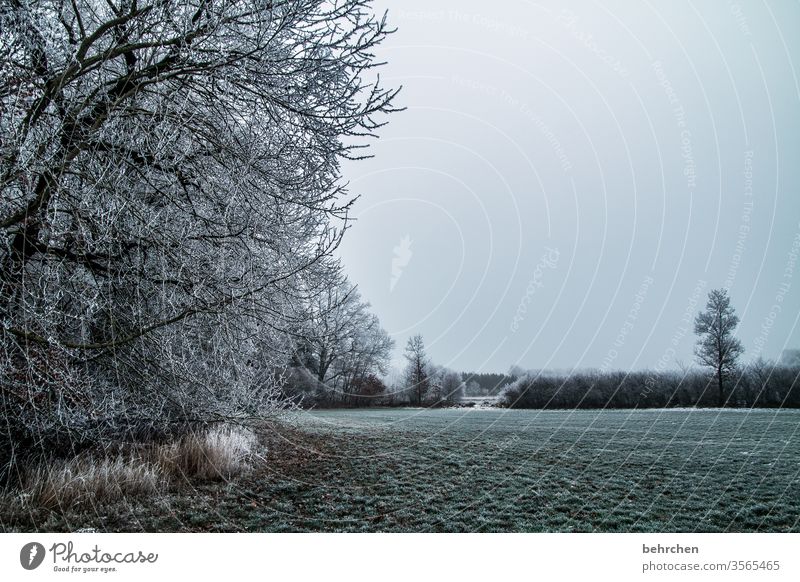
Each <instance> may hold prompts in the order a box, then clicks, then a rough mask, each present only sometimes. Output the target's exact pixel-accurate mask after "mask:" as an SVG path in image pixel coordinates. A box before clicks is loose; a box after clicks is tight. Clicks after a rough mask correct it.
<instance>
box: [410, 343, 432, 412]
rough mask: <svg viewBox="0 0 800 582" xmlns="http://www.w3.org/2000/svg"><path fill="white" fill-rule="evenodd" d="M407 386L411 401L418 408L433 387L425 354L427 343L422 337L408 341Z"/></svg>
mask: <svg viewBox="0 0 800 582" xmlns="http://www.w3.org/2000/svg"><path fill="white" fill-rule="evenodd" d="M405 358H406V361H408V365H407V367H406V385H407V386H408V388H409V390H410V391H411V399H412V402H414V404H416V405H417V406H421V405H422V401H423V399H424V398H425V395H426V394H427V393H428V390H429V389H430V386H431V381H430V374H429V372H428V368H429V366H430V364H429V362H428V356H427V354H426V353H425V342H423V341H422V336H421V335H415V336H413V337H410V338H409V339H408V343H407V344H406V353H405Z"/></svg>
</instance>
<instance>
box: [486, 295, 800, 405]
mask: <svg viewBox="0 0 800 582" xmlns="http://www.w3.org/2000/svg"><path fill="white" fill-rule="evenodd" d="M738 323H739V318H738V317H737V316H736V314H735V312H734V309H733V307H732V306H731V304H730V298H729V297H728V294H727V292H726V291H725V290H724V289H714V290H712V291H711V292H710V293H709V296H708V302H707V304H706V307H705V310H703V311H702V312H700V313H698V314H697V317H696V318H695V333H696V334H697V345H696V347H695V355H696V357H697V361H698V363H699V364H700V365H701V366H703V367H705V368H707V369H708V370H709V372H710V373H708V372H705V371H700V370H692V369H688V370H686V371H684V372H672V371H644V372H612V373H601V372H576V373H574V374H565V375H561V376H553V375H548V376H543V375H542V374H536V373H530V374H523V375H522V376H521V377H520V378H519V379H517V380H516V381H515V382H514V383H512V384H510V385H509V386H508V387H506V388H505V389H504V390H503V392H502V394H501V396H500V399H499V404H500V405H501V406H506V407H510V408H662V407H672V406H732V407H786V408H798V407H800V386H798V381H799V380H800V358H798V357H797V351H796V350H787V352H785V354H784V358H783V359H782V361H781V362H768V361H765V360H764V359H762V358H758V359H757V360H755V361H754V362H752V363H750V364H748V365H746V366H740V365H739V362H738V360H739V357H740V356H741V354H742V353H743V352H744V349H743V346H742V344H741V342H740V341H739V340H738V339H737V338H736V337H735V336H734V332H735V330H736V326H737V325H738Z"/></svg>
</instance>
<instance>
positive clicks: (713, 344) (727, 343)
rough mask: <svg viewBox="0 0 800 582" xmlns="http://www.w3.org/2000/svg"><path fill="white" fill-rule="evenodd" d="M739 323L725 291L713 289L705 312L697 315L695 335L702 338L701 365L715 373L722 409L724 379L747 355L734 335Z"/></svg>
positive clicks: (697, 352)
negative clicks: (737, 362)
mask: <svg viewBox="0 0 800 582" xmlns="http://www.w3.org/2000/svg"><path fill="white" fill-rule="evenodd" d="M738 323H739V318H738V317H737V316H736V312H735V311H734V309H733V307H731V300H730V298H729V297H728V293H727V291H725V290H724V289H713V290H712V291H711V292H710V293H709V294H708V302H707V303H706V309H705V311H702V312H701V313H699V314H697V317H696V318H695V320H694V332H695V333H696V334H697V335H698V336H699V338H698V340H697V346H696V347H695V352H694V353H695V355H696V356H697V360H698V361H699V362H700V364H702V365H704V366H708V367H709V368H712V369H713V370H714V373H715V375H716V378H717V386H718V387H719V405H720V406H724V404H725V401H726V396H725V380H726V379H727V378H728V377H729V376H730V374H731V373H732V372H733V371H734V370H735V369H736V361H737V360H738V358H739V356H740V355H741V354H742V352H744V348H743V347H742V343H741V342H740V341H739V340H738V339H736V337H735V336H734V335H733V332H734V330H735V329H736V326H737V325H738Z"/></svg>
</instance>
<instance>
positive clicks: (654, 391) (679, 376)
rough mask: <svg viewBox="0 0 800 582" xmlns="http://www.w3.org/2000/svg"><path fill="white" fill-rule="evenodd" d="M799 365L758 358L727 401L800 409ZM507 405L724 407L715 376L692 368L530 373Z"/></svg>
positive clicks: (503, 400)
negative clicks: (679, 369)
mask: <svg viewBox="0 0 800 582" xmlns="http://www.w3.org/2000/svg"><path fill="white" fill-rule="evenodd" d="M799 384H800V366H788V365H783V364H776V363H775V362H767V361H764V360H758V361H756V362H754V363H752V364H750V365H748V366H745V367H743V368H742V369H740V370H738V372H737V373H736V375H732V376H731V377H730V379H729V391H728V392H727V393H726V395H725V399H724V400H723V402H722V406H730V407H765V408H777V407H784V408H800V385H799ZM499 405H500V406H505V407H508V408H543V409H568V408H569V409H571V408H575V409H585V408H664V407H676V406H702V407H712V406H719V405H720V402H719V395H718V384H717V378H716V376H711V375H709V374H707V373H705V372H701V371H687V372H677V371H668V372H652V371H646V372H599V371H598V372H577V373H574V374H569V375H564V376H538V375H530V376H528V375H525V376H522V377H521V378H519V379H518V380H517V381H515V382H514V383H512V384H510V385H509V386H507V387H506V388H505V390H503V392H502V394H501V395H500V399H499Z"/></svg>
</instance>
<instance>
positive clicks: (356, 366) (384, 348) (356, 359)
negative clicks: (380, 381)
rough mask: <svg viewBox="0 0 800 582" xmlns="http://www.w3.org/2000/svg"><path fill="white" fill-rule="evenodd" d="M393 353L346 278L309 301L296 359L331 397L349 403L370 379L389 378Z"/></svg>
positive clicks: (382, 333) (392, 346) (355, 289)
mask: <svg viewBox="0 0 800 582" xmlns="http://www.w3.org/2000/svg"><path fill="white" fill-rule="evenodd" d="M393 348H394V340H392V338H391V337H390V336H389V334H387V333H386V331H385V330H384V329H383V328H382V327H381V325H380V321H379V320H378V318H377V316H375V315H374V314H373V313H372V312H371V311H370V304H369V303H368V302H366V301H364V300H363V299H362V298H361V294H360V293H359V291H358V289H357V288H356V287H355V286H354V285H353V284H352V283H350V282H349V281H348V280H347V279H346V278H342V279H341V281H339V282H338V283H336V284H332V285H330V286H328V287H327V288H325V289H323V290H322V291H321V292H320V293H318V294H316V295H315V296H314V297H313V299H312V300H311V301H310V302H309V307H308V321H307V326H306V329H305V331H304V332H303V333H302V334H301V337H300V338H299V340H298V352H297V356H296V358H295V359H296V361H297V363H299V364H301V365H303V366H305V367H306V368H307V369H308V370H309V371H311V372H312V373H314V374H315V375H316V379H317V382H318V384H319V386H320V388H322V389H324V390H325V391H326V392H327V393H328V397H329V398H332V399H338V400H341V401H345V403H346V401H348V400H349V399H352V398H351V396H352V395H353V394H356V393H359V392H360V391H361V388H362V387H363V384H364V381H365V380H366V379H367V378H368V377H369V376H376V377H377V376H382V375H384V374H386V372H387V371H388V364H389V359H390V356H391V352H392V349H393ZM373 384H374V382H373Z"/></svg>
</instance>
